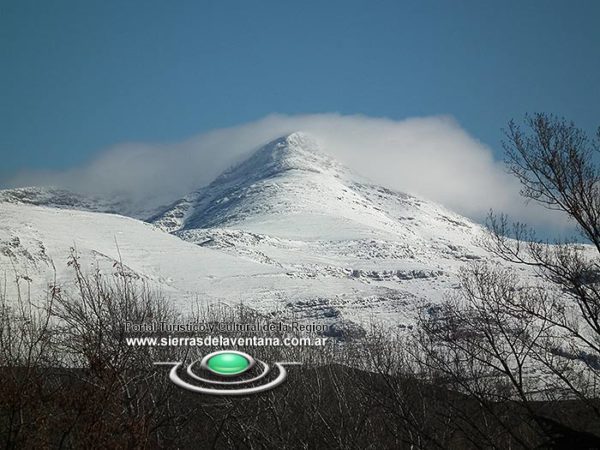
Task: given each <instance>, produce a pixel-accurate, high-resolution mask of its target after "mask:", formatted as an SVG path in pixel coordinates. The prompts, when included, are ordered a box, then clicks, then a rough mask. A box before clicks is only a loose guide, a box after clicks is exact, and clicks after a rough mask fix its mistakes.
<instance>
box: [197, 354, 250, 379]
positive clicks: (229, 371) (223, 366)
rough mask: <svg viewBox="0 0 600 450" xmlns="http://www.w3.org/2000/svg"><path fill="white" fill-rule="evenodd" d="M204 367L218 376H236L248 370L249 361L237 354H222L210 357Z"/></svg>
mask: <svg viewBox="0 0 600 450" xmlns="http://www.w3.org/2000/svg"><path fill="white" fill-rule="evenodd" d="M206 367H208V369H209V370H210V371H211V372H214V373H216V374H219V375H237V374H240V373H243V372H245V371H246V370H248V369H249V367H250V361H248V360H247V359H246V358H244V357H243V356H242V355H238V354H237V353H230V352H223V353H219V354H218V355H215V356H212V357H210V358H209V360H208V361H207V362H206Z"/></svg>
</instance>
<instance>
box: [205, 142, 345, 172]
mask: <svg viewBox="0 0 600 450" xmlns="http://www.w3.org/2000/svg"><path fill="white" fill-rule="evenodd" d="M293 170H295V171H305V172H316V173H327V174H331V175H334V176H337V175H339V174H341V173H342V172H345V171H346V169H345V168H344V167H343V166H342V165H341V164H339V163H338V162H337V161H335V160H334V159H332V158H331V157H330V156H328V155H327V154H326V153H324V152H323V151H322V150H321V148H320V147H319V144H318V143H317V141H316V139H314V138H313V137H312V136H310V135H309V134H306V133H303V132H300V131H296V132H293V133H290V134H287V135H284V136H281V137H279V138H277V139H274V140H272V141H271V142H269V143H267V144H265V145H264V146H262V147H261V148H259V149H258V150H257V151H255V152H254V153H253V154H252V155H251V156H250V157H249V158H247V159H246V160H244V161H242V162H241V163H239V164H238V165H236V166H234V167H232V168H231V169H229V170H227V171H225V172H224V173H223V174H222V175H221V176H219V177H218V178H217V179H216V180H215V181H214V182H213V183H222V182H224V181H229V180H232V179H238V178H244V179H246V180H250V179H254V180H256V179H262V178H269V177H272V176H274V175H276V174H279V173H282V172H286V171H293Z"/></svg>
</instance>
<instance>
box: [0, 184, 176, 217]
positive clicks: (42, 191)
mask: <svg viewBox="0 0 600 450" xmlns="http://www.w3.org/2000/svg"><path fill="white" fill-rule="evenodd" d="M0 203H12V204H22V205H36V206H48V207H50V208H59V209H74V210H79V211H93V212H104V213H110V214H120V215H122V216H128V217H133V218H136V219H140V220H144V219H146V218H148V217H151V216H153V215H154V214H156V213H157V211H160V210H162V209H164V206H162V207H158V208H154V207H140V206H139V205H137V204H136V203H135V202H132V201H131V200H127V199H125V198H119V197H118V196H113V197H112V198H103V197H101V196H97V195H84V194H80V193H75V192H71V191H68V190H66V189H59V188H53V187H23V188H15V189H2V190H0Z"/></svg>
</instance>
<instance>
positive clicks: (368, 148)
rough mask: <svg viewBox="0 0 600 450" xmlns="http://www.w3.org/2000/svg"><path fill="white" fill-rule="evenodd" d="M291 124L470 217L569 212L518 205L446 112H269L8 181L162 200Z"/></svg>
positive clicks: (551, 216) (531, 217)
mask: <svg viewBox="0 0 600 450" xmlns="http://www.w3.org/2000/svg"><path fill="white" fill-rule="evenodd" d="M293 131H304V132H307V133H309V134H311V135H312V136H314V137H315V138H316V139H317V141H319V142H320V143H321V144H322V147H323V149H324V150H325V151H326V152H328V153H329V154H331V155H332V156H334V157H335V158H337V159H338V160H340V161H341V162H342V163H345V164H346V165H348V166H349V167H350V168H352V169H354V170H355V171H356V172H357V173H360V174H361V175H364V176H366V177H368V178H370V179H372V180H373V181H375V182H377V183H379V184H382V185H385V186H388V187H391V188H394V189H397V190H401V191H405V192H408V193H412V194H416V195H420V196H422V197H425V198H428V199H431V200H434V201H437V202H439V203H441V204H443V205H446V206H447V207H449V208H451V209H453V210H455V211H456V212H459V213H462V214H464V215H467V216H469V217H471V218H474V219H476V220H481V219H482V218H484V217H485V216H486V214H487V212H488V211H489V209H490V208H493V209H494V210H497V211H503V212H506V213H509V214H510V215H512V216H513V217H514V218H515V219H519V220H522V221H525V222H528V223H530V224H532V225H536V226H540V227H542V228H544V229H565V227H566V224H567V222H566V219H565V218H564V217H563V216H561V215H559V214H557V213H555V212H551V211H548V210H545V209H543V208H541V207H538V206H536V205H531V204H530V205H525V203H524V201H523V200H522V198H521V197H520V196H519V185H518V183H517V181H516V180H515V179H514V178H512V177H511V176H510V175H508V174H507V173H506V172H505V171H504V168H503V165H502V163H501V162H499V161H496V160H495V159H494V157H493V154H492V152H491V150H490V149H489V148H487V147H486V146H485V145H483V144H482V143H481V142H479V141H478V140H476V139H474V138H473V137H471V136H469V134H468V133H467V132H465V131H464V130H463V129H462V128H461V127H460V126H459V125H458V124H457V123H456V122H455V121H454V120H453V119H452V118H450V117H425V118H413V119H407V120H402V121H394V120H389V119H380V118H371V117H365V116H342V115H339V114H314V115H299V116H285V115H270V116H267V117H265V118H264V119H261V120H258V121H255V122H251V123H248V124H244V125H240V126H235V127H231V128H224V129H219V130H215V131H211V132H208V133H203V134H201V135H199V136H196V137H194V138H191V139H189V140H187V141H184V142H180V143H174V144H156V145H155V144H145V143H127V144H122V145H117V146H114V147H112V148H109V149H107V150H106V151H103V152H101V153H100V154H99V155H98V156H97V158H96V159H94V160H93V161H91V162H90V163H88V164H86V165H84V166H82V167H78V168H75V169H71V170H67V171H62V172H43V173H42V172H25V173H21V174H19V175H18V176H15V177H14V178H13V179H12V180H10V182H9V185H10V186H23V185H53V186H60V187H65V188H68V189H71V190H74V191H78V192H87V193H97V194H104V195H107V194H115V193H118V194H125V195H126V196H128V197H129V198H131V199H132V200H134V201H136V202H139V203H140V204H144V205H148V204H154V205H157V204H164V203H166V202H168V201H172V200H175V199H177V198H179V197H180V196H182V195H185V194H187V193H188V192H190V191H192V190H194V189H196V188H198V187H200V186H203V185H205V184H207V183H209V182H210V181H212V180H213V179H214V178H215V177H216V176H217V175H218V174H219V173H220V172H221V171H222V170H224V169H226V168H227V167H228V166H230V165H231V164H232V163H234V162H235V161H239V160H240V159H242V158H243V157H245V155H247V154H248V153H249V152H250V151H252V150H253V149H256V148H258V147H259V146H261V145H262V144H264V143H266V142H268V141H269V140H272V139H274V138H277V137H279V136H281V135H284V134H286V133H289V132H293Z"/></svg>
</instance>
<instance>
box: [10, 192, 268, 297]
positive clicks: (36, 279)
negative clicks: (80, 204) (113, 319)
mask: <svg viewBox="0 0 600 450" xmlns="http://www.w3.org/2000/svg"><path fill="white" fill-rule="evenodd" d="M71 248H74V249H76V252H77V255H78V256H79V258H80V263H81V264H82V267H83V269H84V270H86V271H87V272H91V271H93V270H94V269H95V268H96V267H98V268H100V269H101V270H102V271H103V272H107V273H110V272H112V271H113V270H114V269H113V265H114V263H115V262H117V261H120V260H122V261H123V263H124V265H125V266H126V267H127V268H128V269H129V270H130V271H131V273H133V274H135V275H136V276H140V277H143V278H144V279H145V280H147V281H148V282H149V283H150V284H151V285H153V286H154V287H155V288H161V289H163V290H164V291H166V292H167V293H170V294H171V295H172V296H174V297H177V298H184V297H189V298H192V296H194V295H197V294H201V293H204V292H206V291H208V290H210V289H209V285H210V284H211V282H212V280H213V279H222V280H226V279H228V278H235V277H239V276H242V275H243V276H249V277H259V276H263V275H267V274H270V273H273V272H274V270H273V269H272V268H270V267H269V266H265V265H261V264H258V263H253V262H250V261H245V260H241V259H240V258H236V257H233V256H229V255H226V254H223V253H222V252H217V251H214V250H210V249H204V248H201V247H198V246H195V245H192V244H189V243H187V242H184V241H182V240H181V239H178V238H177V237H175V236H172V235H169V234H167V233H164V232H163V231H161V230H159V229H158V228H156V227H154V226H152V225H149V224H147V223H144V222H141V221H138V220H135V219H131V218H126V217H122V216H117V215H111V214H102V213H93V212H82V211H73V210H71V211H67V210H61V209H55V208H46V207H37V206H29V205H12V204H6V203H5V204H0V270H1V271H2V272H3V275H6V279H7V280H9V281H8V283H7V288H8V289H9V290H10V289H11V288H12V286H13V285H14V283H12V282H11V279H14V278H15V277H16V278H21V279H26V278H24V277H27V279H30V280H31V284H32V286H33V290H34V291H36V292H40V291H45V290H47V288H48V283H50V282H53V278H54V269H56V276H57V281H58V283H59V284H69V283H70V282H71V281H72V273H71V271H70V270H69V269H68V268H67V261H68V259H69V257H70V252H71ZM3 278H4V277H3Z"/></svg>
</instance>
